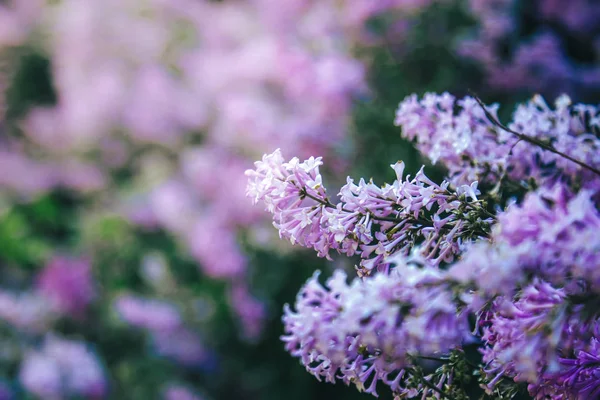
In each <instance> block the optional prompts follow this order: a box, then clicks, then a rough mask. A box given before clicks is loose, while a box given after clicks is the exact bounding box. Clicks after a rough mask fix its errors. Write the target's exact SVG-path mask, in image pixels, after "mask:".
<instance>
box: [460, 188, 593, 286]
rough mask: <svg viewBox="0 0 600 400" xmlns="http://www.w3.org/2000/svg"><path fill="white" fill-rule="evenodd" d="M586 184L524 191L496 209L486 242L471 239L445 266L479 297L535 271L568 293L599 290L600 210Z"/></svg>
mask: <svg viewBox="0 0 600 400" xmlns="http://www.w3.org/2000/svg"><path fill="white" fill-rule="evenodd" d="M591 197H592V193H591V192H589V191H586V190H582V191H580V192H579V193H578V194H577V195H572V194H570V193H569V192H568V190H566V189H564V188H563V187H562V186H556V187H554V188H553V189H551V190H548V189H540V190H538V191H536V192H533V193H530V194H528V195H527V196H526V197H525V199H524V201H523V203H522V204H521V205H513V206H511V207H509V208H508V209H507V210H506V211H505V212H503V213H500V214H498V223H497V225H495V226H494V228H493V229H492V234H491V237H490V239H491V240H490V242H486V241H483V242H480V243H476V244H474V245H473V246H472V247H471V248H470V249H469V250H468V251H466V252H465V254H464V256H463V258H462V259H461V260H460V261H458V262H457V263H455V264H454V265H453V266H452V268H451V269H450V272H449V273H450V275H452V276H453V277H455V278H456V279H458V280H460V281H463V282H466V281H472V282H474V283H475V286H476V287H477V288H478V289H479V294H480V295H481V296H483V297H486V296H490V295H495V294H506V295H509V296H511V295H512V294H514V293H515V291H517V290H518V289H519V288H520V287H522V286H523V285H525V284H527V283H528V279H530V277H532V276H536V277H540V278H542V279H544V280H546V281H548V282H550V283H552V284H553V285H555V286H557V287H561V288H564V289H565V290H566V291H567V293H568V294H574V295H575V294H578V295H579V294H583V293H588V294H590V295H592V294H593V295H597V294H598V293H600V275H599V272H598V266H600V237H599V236H598V231H599V229H600V212H599V211H598V209H597V208H596V205H595V203H594V201H593V200H592V198H591Z"/></svg>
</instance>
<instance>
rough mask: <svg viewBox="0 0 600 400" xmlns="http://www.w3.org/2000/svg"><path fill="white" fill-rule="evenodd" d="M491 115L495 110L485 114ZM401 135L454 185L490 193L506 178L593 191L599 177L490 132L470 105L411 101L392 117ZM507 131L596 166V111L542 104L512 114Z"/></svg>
mask: <svg viewBox="0 0 600 400" xmlns="http://www.w3.org/2000/svg"><path fill="white" fill-rule="evenodd" d="M487 110H488V111H489V112H490V113H491V114H492V115H494V116H495V115H496V113H497V111H498V105H497V104H496V105H493V106H491V107H487ZM395 123H396V125H399V126H401V127H402V135H403V136H404V137H406V138H407V139H409V140H414V141H415V142H416V145H417V148H418V149H419V151H420V152H422V153H423V154H424V155H426V156H427V157H428V158H429V159H430V160H431V161H432V162H433V163H436V162H438V161H440V162H442V163H443V164H444V166H446V167H447V168H448V170H449V176H450V179H451V182H452V183H453V184H455V185H462V184H469V183H470V182H472V181H474V180H477V181H480V182H482V183H485V184H486V185H493V184H494V183H496V182H498V180H500V179H504V178H505V177H506V178H509V179H511V180H514V181H517V182H520V181H528V180H530V179H535V181H536V184H537V185H538V186H541V185H548V184H553V183H554V182H556V181H565V182H567V183H569V184H572V185H584V186H587V187H593V188H598V187H599V186H600V183H599V177H598V176H596V175H594V174H593V173H591V172H590V171H588V170H586V169H583V168H581V167H580V166H578V165H577V164H575V163H573V162H571V161H569V160H567V159H564V158H563V157H561V156H559V155H557V154H554V153H551V152H549V151H547V150H544V149H542V148H540V147H538V146H534V145H531V144H530V143H526V142H525V141H522V140H520V139H519V138H518V137H517V136H516V135H514V134H512V133H510V132H507V131H505V130H503V129H502V128H501V127H498V126H496V125H494V124H493V123H492V122H491V121H490V120H488V118H487V117H486V115H485V114H484V110H483V109H482V108H481V107H480V106H479V105H478V103H477V101H476V100H475V99H474V98H472V97H465V98H463V99H460V100H457V99H455V98H454V96H452V95H450V94H448V93H444V94H442V95H436V94H431V93H429V94H426V95H425V96H424V97H423V98H422V99H418V97H417V96H416V95H411V96H409V97H407V98H406V99H404V101H402V102H401V103H400V106H399V107H398V111H397V113H396V120H395ZM508 128H509V129H512V130H514V131H516V132H519V133H521V134H523V135H526V136H528V137H530V138H533V139H537V140H540V141H543V142H544V143H547V144H549V145H551V146H553V147H554V148H555V149H556V150H558V151H561V152H563V153H566V154H568V155H569V156H571V157H574V158H576V159H578V160H580V161H582V162H584V163H586V164H588V165H590V166H592V167H596V168H597V167H598V166H600V156H599V154H600V139H598V137H597V136H596V135H597V133H598V132H599V131H600V111H599V109H598V108H597V107H595V106H592V105H584V104H576V105H573V104H572V103H571V100H570V99H569V98H568V97H566V96H561V97H559V98H558V99H557V100H556V102H555V109H552V108H550V107H549V106H548V105H547V104H546V102H545V101H544V100H543V98H542V97H540V96H535V97H534V98H533V99H532V100H531V101H529V102H528V103H526V104H522V105H520V106H518V107H517V109H516V111H515V113H514V115H513V120H512V121H511V122H510V123H509V124H508Z"/></svg>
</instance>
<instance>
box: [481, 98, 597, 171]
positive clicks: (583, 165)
mask: <svg viewBox="0 0 600 400" xmlns="http://www.w3.org/2000/svg"><path fill="white" fill-rule="evenodd" d="M473 97H474V98H475V101H477V103H478V104H479V106H480V107H481V108H482V109H483V112H484V113H485V116H486V117H487V119H488V120H490V122H491V123H492V124H494V125H496V126H498V127H499V128H501V129H503V130H505V131H506V132H509V133H512V134H513V135H515V136H516V137H518V138H519V139H520V140H523V141H525V142H528V143H530V144H533V145H536V146H539V147H541V148H542V149H544V150H548V151H549V152H551V153H554V154H556V155H559V156H561V157H563V158H566V159H567V160H569V161H572V162H574V163H575V164H577V165H579V166H580V167H581V168H585V169H587V170H589V171H592V172H593V173H595V174H596V175H598V176H600V170H599V169H597V168H594V167H592V166H591V165H588V164H586V163H584V162H583V161H580V160H578V159H576V158H573V157H571V156H570V155H568V154H565V153H563V152H562V151H560V150H557V149H555V148H554V147H552V146H551V145H549V144H547V143H544V142H542V141H541V140H538V139H536V138H532V137H529V136H527V135H524V134H522V133H520V132H516V131H514V130H512V129H510V128H508V127H507V126H506V125H504V124H502V123H501V122H500V121H498V120H497V119H496V117H494V116H493V115H492V114H491V113H490V112H489V111H488V110H487V108H486V107H485V104H483V102H482V101H481V99H480V98H479V97H477V96H475V95H474V96H473Z"/></svg>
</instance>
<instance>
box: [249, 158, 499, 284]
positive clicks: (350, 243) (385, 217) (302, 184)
mask: <svg viewBox="0 0 600 400" xmlns="http://www.w3.org/2000/svg"><path fill="white" fill-rule="evenodd" d="M321 164H322V162H321V158H313V157H311V158H310V159H308V160H306V161H304V162H302V163H301V162H300V161H299V160H298V159H297V158H293V159H292V160H290V161H289V162H284V159H283V156H282V155H281V152H280V151H279V150H276V151H275V152H274V153H272V154H269V155H265V156H264V157H263V159H262V161H258V162H256V163H255V166H256V169H255V170H248V171H247V172H246V174H247V175H248V176H249V178H250V180H249V184H248V192H247V193H248V196H250V197H252V198H253V200H254V202H255V203H256V202H258V201H259V200H260V201H263V202H264V203H265V205H266V209H267V210H268V211H269V212H271V213H273V215H274V224H275V227H277V228H278V229H279V234H280V236H281V237H282V238H286V239H288V240H290V242H291V243H292V244H295V243H298V244H300V245H302V246H305V247H312V248H314V249H315V250H316V251H317V253H318V255H319V256H321V257H328V258H329V252H330V250H337V251H338V252H339V253H341V254H345V255H348V256H352V255H354V254H359V255H360V256H361V258H362V259H363V260H362V261H361V263H360V268H359V271H360V273H361V274H364V275H368V274H370V273H371V272H372V271H373V270H375V269H387V268H388V259H389V258H390V257H392V256H395V255H397V254H404V255H407V254H408V252H409V250H410V249H411V248H412V247H414V246H418V250H417V251H416V252H414V256H415V257H419V258H421V259H423V260H427V261H428V262H431V263H433V264H435V265H439V264H441V263H443V262H450V261H452V260H453V258H454V255H455V254H457V253H458V252H459V251H460V248H461V246H462V245H463V244H464V243H465V242H467V241H469V240H472V239H474V238H478V237H480V236H484V237H485V236H486V235H487V229H488V227H489V224H490V222H491V220H490V218H489V216H488V215H487V214H486V210H485V209H484V208H483V207H482V206H481V203H480V202H479V200H478V198H477V195H478V194H480V193H479V191H478V190H477V182H476V181H475V182H472V183H471V184H470V185H462V186H460V187H459V188H458V189H456V190H453V189H451V188H449V183H448V182H446V181H444V182H442V184H441V185H438V184H436V183H435V182H433V181H431V180H430V179H429V178H428V177H427V176H426V175H425V173H424V172H423V169H421V170H419V172H417V174H416V175H415V177H414V178H412V179H411V178H410V176H409V175H407V176H406V177H404V163H403V162H398V163H396V164H394V165H392V168H393V169H394V171H395V172H396V178H397V179H396V180H395V181H394V182H393V184H391V185H390V184H386V185H384V186H382V187H379V186H377V185H375V184H374V183H373V182H369V183H367V182H365V181H364V180H363V179H361V180H360V181H359V183H358V185H357V184H355V183H354V181H353V180H352V179H351V178H348V180H347V184H346V185H344V186H343V187H342V188H341V189H340V194H339V197H340V202H339V203H338V204H337V205H334V204H333V203H331V201H330V199H329V198H328V196H327V193H326V190H325V187H324V186H323V182H322V177H321V175H320V173H319V166H320V165H321Z"/></svg>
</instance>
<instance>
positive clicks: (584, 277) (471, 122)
mask: <svg viewBox="0 0 600 400" xmlns="http://www.w3.org/2000/svg"><path fill="white" fill-rule="evenodd" d="M497 110H498V105H493V106H491V107H486V106H484V105H483V104H482V103H480V102H479V100H478V99H475V98H472V97H465V98H463V99H460V100H456V99H455V98H454V97H453V96H451V95H449V94H448V93H444V94H442V95H435V94H426V95H425V96H424V97H423V98H422V99H421V100H420V99H419V98H418V97H417V96H416V95H412V96H409V97H407V98H406V99H405V100H404V101H402V102H401V103H400V106H399V108H398V111H397V114H396V124H397V125H398V126H400V127H401V129H402V135H404V136H405V137H406V138H407V139H409V140H412V141H414V142H415V144H416V146H417V149H418V150H420V151H421V152H422V153H423V155H425V156H426V157H428V158H429V159H430V160H431V161H432V162H434V163H436V162H439V163H440V164H442V165H443V166H444V167H446V168H447V179H446V180H444V181H443V182H442V183H441V184H436V183H435V182H433V181H431V180H430V179H429V178H427V176H426V175H425V173H424V172H423V168H421V169H420V170H419V171H418V172H417V174H416V175H415V177H414V178H412V179H411V178H410V176H409V175H407V176H406V177H405V176H404V169H405V166H404V164H403V163H402V162H398V163H396V164H394V165H392V168H393V169H394V171H395V173H396V180H395V181H394V182H393V183H392V184H384V185H381V186H378V185H376V184H375V183H374V182H372V181H370V182H368V183H367V182H366V181H364V180H362V179H361V180H360V182H359V184H358V185H356V184H354V181H353V180H352V179H351V178H348V183H347V185H345V186H343V187H342V188H341V189H340V192H339V199H337V200H335V199H333V198H330V197H329V196H328V194H327V191H326V189H325V187H324V186H323V179H322V177H321V175H320V173H319V167H320V166H321V164H322V161H321V158H314V157H311V158H309V159H308V160H306V161H304V162H300V161H299V160H298V159H297V158H293V159H291V160H290V161H287V162H286V161H285V159H284V158H283V156H282V153H281V152H280V151H279V150H277V151H275V152H274V153H272V154H269V155H265V156H264V157H263V159H262V160H261V161H257V162H256V163H255V169H253V170H248V171H247V172H246V174H247V175H248V177H249V184H248V187H247V195H248V196H249V197H250V198H252V199H253V201H254V202H261V203H262V204H263V205H264V206H265V208H266V210H267V211H269V212H270V213H272V214H273V220H274V225H275V227H276V228H277V229H278V230H279V233H280V236H281V237H282V238H285V239H287V240H289V241H291V242H292V244H299V245H301V246H305V247H310V248H313V249H315V250H316V252H317V254H318V255H319V256H321V257H327V258H331V256H330V253H331V251H335V252H337V253H339V254H342V255H345V256H353V255H355V254H357V255H359V256H360V259H361V260H360V262H359V264H358V265H357V266H356V272H357V274H358V277H356V278H354V279H353V280H352V281H351V282H350V283H347V281H346V279H347V277H346V274H345V273H343V272H341V271H336V272H335V273H334V274H333V276H332V277H331V278H329V279H328V280H327V282H326V285H325V286H322V285H321V284H320V283H319V281H318V277H319V274H318V273H316V274H315V275H314V276H313V277H312V278H311V279H310V280H309V281H308V282H307V283H306V285H305V286H304V287H303V288H302V289H301V291H300V292H299V294H298V297H297V300H296V304H295V306H294V308H291V307H289V306H286V308H285V314H284V317H283V322H284V329H285V334H284V335H283V336H282V340H283V341H284V343H285V348H286V349H287V350H288V351H289V352H290V354H291V355H292V356H294V357H297V358H299V359H300V361H301V363H302V364H303V365H304V366H305V367H306V369H307V371H308V372H310V373H311V374H313V375H315V376H316V377H317V378H318V379H322V378H324V379H325V380H326V381H328V382H336V381H338V380H339V381H342V382H344V383H345V384H347V385H349V384H353V385H356V387H357V388H358V390H359V391H365V392H367V393H370V394H373V395H375V396H377V395H378V392H377V390H378V388H379V389H381V388H386V387H387V388H388V389H389V390H391V392H392V393H393V394H394V396H395V398H397V399H400V398H413V397H420V398H438V399H441V398H446V399H459V398H460V399H462V398H470V397H469V396H473V392H472V390H473V387H472V386H473V382H474V381H476V380H477V383H478V385H475V386H478V387H479V390H480V391H481V394H480V395H481V396H484V398H514V397H515V396H517V395H519V396H523V395H524V393H526V392H528V393H529V396H531V397H532V398H536V399H547V398H553V399H559V398H573V399H583V398H597V397H598V396H600V383H599V382H600V375H598V371H599V369H598V368H599V365H600V364H598V358H599V357H600V354H599V353H598V348H599V347H598V334H599V326H600V325H599V324H600V316H599V314H598V308H597V307H598V304H599V303H598V288H599V283H598V272H597V270H598V266H599V263H600V258H599V257H600V238H599V237H598V235H597V232H598V229H599V228H600V225H599V224H600V210H599V208H598V204H599V200H600V199H599V197H598V195H599V190H600V171H599V170H598V167H599V166H600V159H598V157H597V155H598V154H599V153H598V146H600V139H599V138H598V133H599V129H598V128H599V126H598V121H599V119H598V116H599V115H600V109H598V108H597V107H595V106H592V105H585V104H572V102H571V100H570V99H569V98H568V97H567V96H566V95H563V96H561V97H559V98H558V99H557V100H556V102H555V107H554V108H551V107H550V106H548V105H547V103H546V102H545V101H544V99H543V98H542V97H540V96H535V97H534V98H533V99H532V100H531V101H530V102H528V103H526V104H522V105H519V106H518V107H517V109H516V110H515V112H514V114H513V119H512V122H510V123H509V124H507V126H505V125H503V124H502V123H500V122H499V121H498V117H497ZM472 348H476V349H477V350H478V354H479V358H478V359H477V360H474V359H473V358H472V356H468V354H469V351H470V350H469V349H472ZM469 385H471V386H469ZM469 387H471V389H469ZM486 396H487V397H486Z"/></svg>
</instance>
